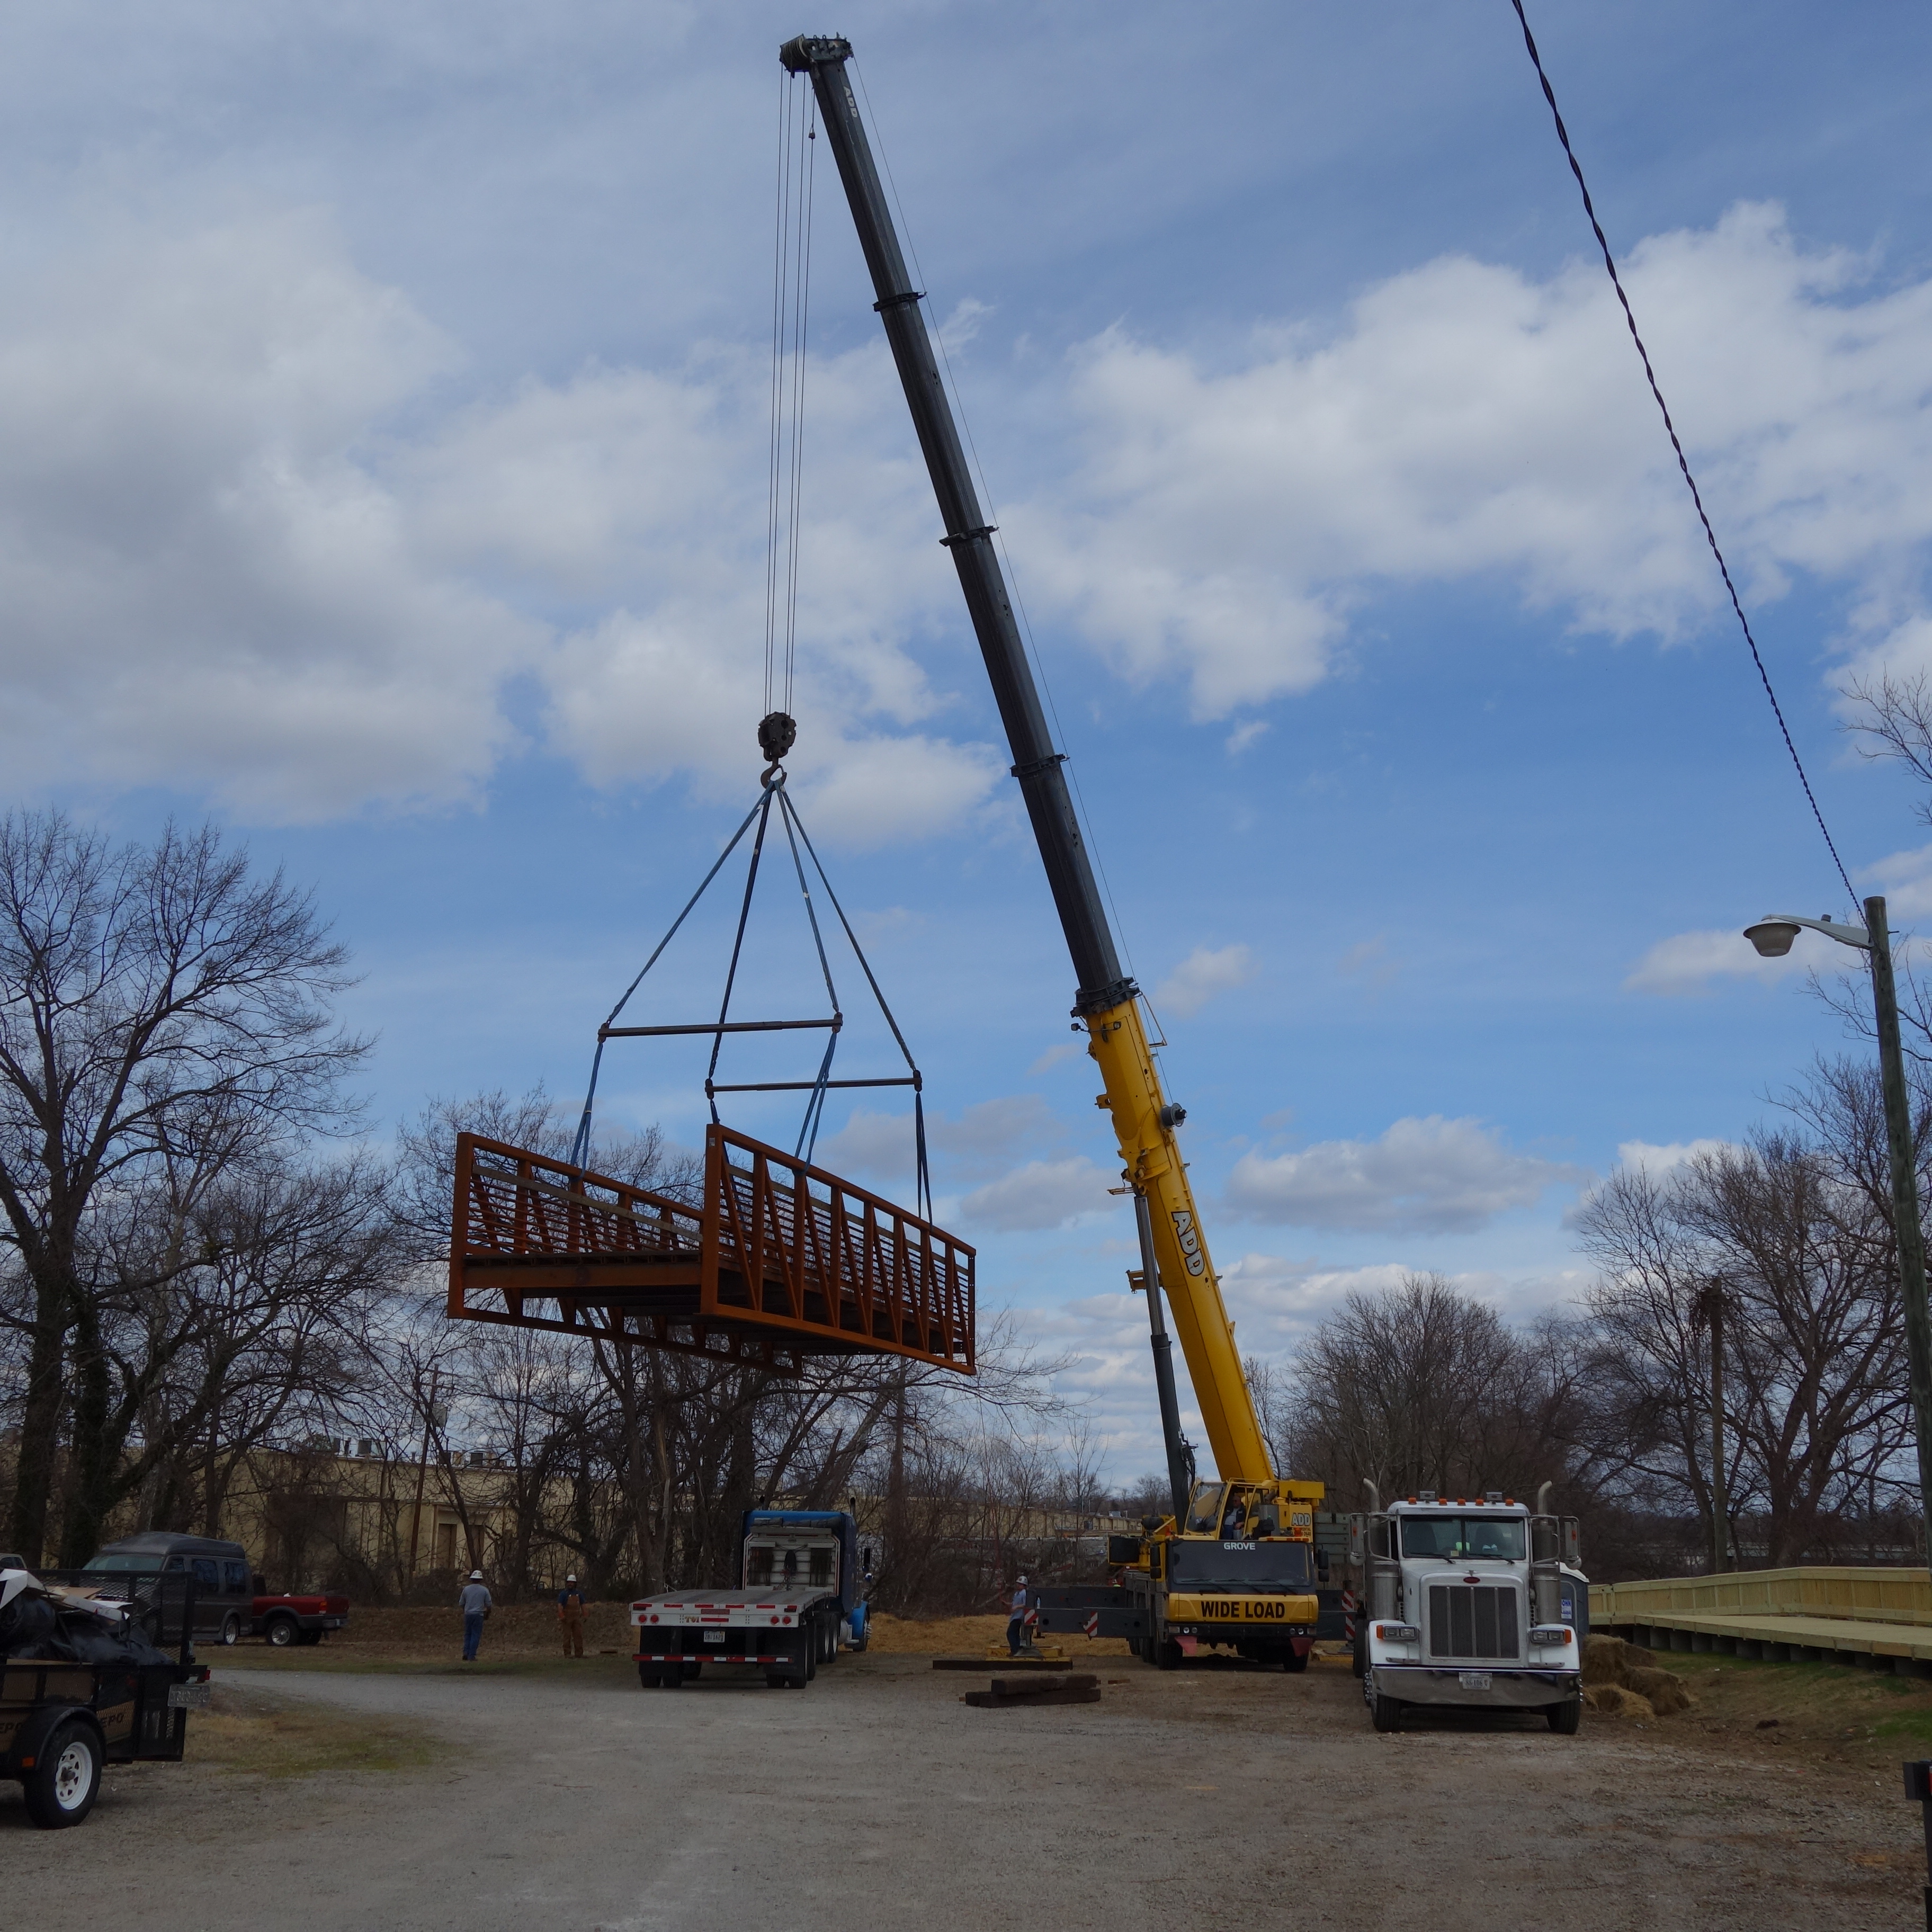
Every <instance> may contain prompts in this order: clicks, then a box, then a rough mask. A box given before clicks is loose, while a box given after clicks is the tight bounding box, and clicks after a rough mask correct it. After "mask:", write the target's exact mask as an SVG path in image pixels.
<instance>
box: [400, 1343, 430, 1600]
mask: <svg viewBox="0 0 1932 1932" xmlns="http://www.w3.org/2000/svg"><path fill="white" fill-rule="evenodd" d="M436 1378H437V1370H434V1369H432V1370H430V1372H429V1400H428V1402H427V1403H425V1404H424V1406H423V1439H422V1460H420V1461H419V1462H418V1463H417V1464H416V1512H415V1514H413V1516H412V1517H410V1572H409V1575H408V1576H407V1577H406V1578H405V1579H404V1583H403V1587H404V1589H406V1590H407V1589H408V1588H409V1586H410V1584H412V1583H414V1582H415V1581H416V1539H417V1538H418V1536H419V1535H420V1534H421V1532H422V1499H423V1482H424V1480H425V1478H426V1477H428V1475H429V1432H430V1430H431V1429H432V1428H433V1427H434V1426H435V1423H436Z"/></svg>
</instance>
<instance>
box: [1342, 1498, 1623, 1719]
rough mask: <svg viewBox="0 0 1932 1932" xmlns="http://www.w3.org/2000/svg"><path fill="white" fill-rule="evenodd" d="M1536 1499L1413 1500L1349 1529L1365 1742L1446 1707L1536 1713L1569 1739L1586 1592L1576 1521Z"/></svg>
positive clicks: (1578, 1699)
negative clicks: (1357, 1580)
mask: <svg viewBox="0 0 1932 1932" xmlns="http://www.w3.org/2000/svg"><path fill="white" fill-rule="evenodd" d="M1548 1489H1549V1485H1548V1484H1545V1485H1544V1493H1545V1494H1547V1492H1548ZM1541 1500H1542V1499H1541V1497H1539V1499H1538V1508H1536V1509H1534V1510H1532V1508H1530V1507H1529V1505H1528V1504H1526V1503H1520V1502H1517V1500H1516V1499H1515V1498H1514V1497H1513V1496H1505V1495H1504V1494H1503V1493H1502V1491H1501V1490H1489V1491H1487V1493H1485V1494H1484V1496H1483V1497H1482V1499H1481V1500H1480V1501H1478V1500H1476V1499H1473V1498H1469V1497H1462V1496H1459V1497H1457V1498H1455V1499H1454V1500H1453V1501H1452V1500H1451V1499H1450V1498H1449V1497H1448V1496H1439V1495H1437V1493H1436V1492H1435V1491H1434V1490H1420V1491H1418V1493H1416V1494H1415V1496H1410V1497H1408V1498H1406V1499H1397V1500H1396V1501H1394V1502H1391V1504H1390V1505H1389V1506H1388V1508H1387V1509H1386V1510H1383V1509H1380V1508H1377V1509H1374V1510H1370V1511H1364V1512H1362V1513H1361V1514H1358V1515H1357V1516H1355V1517H1352V1518H1351V1519H1350V1527H1351V1531H1352V1556H1353V1559H1354V1560H1355V1563H1356V1565H1358V1569H1359V1571H1360V1574H1361V1575H1362V1577H1363V1580H1364V1589H1363V1604H1364V1613H1365V1614H1364V1616H1363V1618H1362V1620H1361V1624H1360V1625H1359V1626H1358V1630H1357V1633H1356V1639H1355V1665H1356V1668H1357V1669H1358V1670H1359V1671H1360V1673H1361V1679H1362V1696H1363V1697H1364V1700H1365V1701H1366V1702H1367V1705H1368V1707H1369V1715H1370V1719H1371V1721H1373V1724H1374V1725H1375V1727H1376V1730H1379V1731H1394V1730H1400V1729H1401V1727H1402V1722H1403V1716H1404V1714H1405V1713H1406V1712H1407V1711H1408V1710H1409V1709H1411V1708H1412V1707H1415V1706H1457V1707H1460V1708H1463V1709H1489V1710H1510V1711H1541V1712H1543V1713H1544V1716H1545V1717H1546V1718H1547V1719H1548V1721H1549V1724H1550V1729H1551V1730H1553V1731H1556V1732H1559V1733H1562V1735H1563V1736H1574V1734H1575V1733H1576V1730H1577V1724H1578V1722H1579V1721H1580V1717H1581V1715H1582V1711H1583V1702H1582V1700H1583V1635H1584V1634H1585V1632H1586V1631H1587V1629H1588V1623H1587V1616H1588V1610H1587V1604H1588V1601H1589V1584H1588V1580H1586V1578H1584V1577H1583V1573H1582V1571H1580V1569H1579V1568H1577V1567H1576V1566H1577V1519H1576V1518H1575V1517H1555V1516H1550V1515H1548V1514H1545V1513H1544V1511H1543V1509H1542V1508H1541ZM1579 1599H1581V1600H1582V1601H1583V1604H1584V1605H1585V1606H1586V1608H1585V1610H1584V1612H1583V1619H1579V1617H1578V1615H1577V1602H1578V1600H1579Z"/></svg>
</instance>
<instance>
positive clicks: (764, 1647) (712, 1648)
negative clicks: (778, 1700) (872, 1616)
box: [631, 1510, 867, 1691]
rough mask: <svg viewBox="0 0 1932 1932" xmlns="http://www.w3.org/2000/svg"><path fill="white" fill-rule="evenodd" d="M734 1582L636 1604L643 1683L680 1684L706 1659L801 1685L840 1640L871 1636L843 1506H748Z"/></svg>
mask: <svg viewBox="0 0 1932 1932" xmlns="http://www.w3.org/2000/svg"><path fill="white" fill-rule="evenodd" d="M738 1576H739V1582H738V1586H737V1587H736V1589H724V1590H682V1591H678V1592H675V1593H667V1594H665V1595H662V1596H657V1597H646V1598H643V1599H642V1600H641V1601H639V1602H637V1603H634V1604H632V1605H631V1625H632V1628H634V1629H635V1631H637V1653H636V1655H635V1658H634V1660H633V1661H634V1662H635V1663H636V1664H637V1682H639V1683H640V1684H641V1685H643V1687H644V1688H645V1689H646V1690H647V1691H651V1690H666V1691H674V1690H676V1689H677V1688H679V1686H680V1685H683V1684H686V1683H688V1682H690V1681H691V1679H694V1678H695V1677H696V1676H697V1675H698V1674H699V1673H700V1671H701V1670H703V1667H705V1665H706V1664H710V1665H712V1667H714V1668H715V1667H721V1666H723V1665H727V1664H729V1665H731V1666H733V1667H736V1668H737V1669H739V1670H762V1671H763V1673H764V1674H765V1682H766V1684H768V1685H770V1686H771V1687H772V1689H774V1690H794V1689H802V1688H803V1687H804V1686H805V1685H807V1684H809V1683H810V1682H811V1680H812V1679H813V1678H814V1677H815V1676H817V1674H818V1667H819V1666H820V1664H830V1663H832V1661H834V1660H835V1658H837V1656H838V1652H839V1651H840V1650H841V1649H853V1650H863V1649H865V1643H866V1621H867V1618H866V1608H867V1607H866V1604H865V1596H864V1583H865V1579H864V1577H863V1574H862V1571H861V1570H860V1567H859V1529H858V1525H857V1524H856V1523H855V1522H854V1521H853V1519H852V1518H851V1517H850V1515H848V1514H847V1513H846V1512H845V1511H843V1510H747V1511H745V1516H744V1519H743V1521H742V1524H741V1525H740V1526H739V1565H738Z"/></svg>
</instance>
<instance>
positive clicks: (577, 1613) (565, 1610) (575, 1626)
mask: <svg viewBox="0 0 1932 1932" xmlns="http://www.w3.org/2000/svg"><path fill="white" fill-rule="evenodd" d="M585 1606H586V1598H585V1597H584V1595H583V1591H582V1590H581V1589H579V1588H578V1587H577V1579H576V1578H575V1577H574V1576H571V1577H565V1579H564V1580H563V1588H562V1589H560V1590H559V1591H558V1592H557V1593H556V1622H557V1630H558V1633H559V1635H560V1636H561V1637H562V1639H563V1654H564V1655H565V1657H581V1656H582V1655H583V1612H584V1609H585Z"/></svg>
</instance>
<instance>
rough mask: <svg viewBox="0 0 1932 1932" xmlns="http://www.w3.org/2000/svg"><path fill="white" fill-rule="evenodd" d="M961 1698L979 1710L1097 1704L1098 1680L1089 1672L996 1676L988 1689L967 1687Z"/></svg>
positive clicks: (1098, 1696) (1098, 1697) (1098, 1698)
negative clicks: (1036, 1675) (1024, 1706)
mask: <svg viewBox="0 0 1932 1932" xmlns="http://www.w3.org/2000/svg"><path fill="white" fill-rule="evenodd" d="M961 1701H962V1703H968V1704H971V1706H973V1707H974V1709H976V1710H980V1711H1010V1710H1012V1709H1015V1708H1016V1707H1017V1706H1020V1705H1028V1706H1033V1705H1040V1704H1097V1703H1100V1679H1098V1678H1097V1677H1096V1676H1094V1675H1093V1674H1092V1673H1091V1672H1088V1671H1081V1672H1071V1671H1069V1672H1064V1673H1061V1674H1060V1675H1059V1676H1053V1677H1012V1678H1008V1677H996V1678H995V1679H993V1681H992V1685H990V1686H989V1688H987V1689H986V1690H984V1691H968V1692H967V1693H966V1695H965V1697H964V1698H963V1699H962V1700H961Z"/></svg>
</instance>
